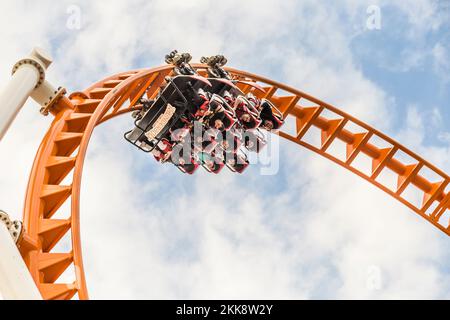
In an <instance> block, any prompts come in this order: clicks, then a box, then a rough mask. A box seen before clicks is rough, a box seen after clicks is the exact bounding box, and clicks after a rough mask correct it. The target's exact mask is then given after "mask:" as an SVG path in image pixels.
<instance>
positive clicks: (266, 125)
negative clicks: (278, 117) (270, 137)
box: [263, 120, 274, 131]
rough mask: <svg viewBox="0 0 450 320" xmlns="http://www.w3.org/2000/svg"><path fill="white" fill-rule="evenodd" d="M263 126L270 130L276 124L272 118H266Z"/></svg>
mask: <svg viewBox="0 0 450 320" xmlns="http://www.w3.org/2000/svg"><path fill="white" fill-rule="evenodd" d="M263 127H264V129H266V130H268V131H270V130H272V129H273V127H274V126H273V122H272V121H271V120H264V122H263Z"/></svg>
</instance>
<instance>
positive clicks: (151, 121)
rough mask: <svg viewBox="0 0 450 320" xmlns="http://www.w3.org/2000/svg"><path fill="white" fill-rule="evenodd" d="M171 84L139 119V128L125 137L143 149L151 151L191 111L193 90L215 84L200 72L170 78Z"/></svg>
mask: <svg viewBox="0 0 450 320" xmlns="http://www.w3.org/2000/svg"><path fill="white" fill-rule="evenodd" d="M167 82H168V84H167V86H166V87H165V88H164V89H163V91H162V93H161V94H160V95H159V97H158V98H157V99H156V100H155V101H154V102H153V104H152V105H151V107H150V108H149V110H148V111H147V112H146V113H145V115H144V116H143V117H142V118H141V119H138V120H136V121H135V128H134V129H133V130H131V131H129V132H127V133H125V139H126V140H127V141H129V142H130V143H132V144H133V145H135V146H136V147H138V148H139V149H141V150H143V151H144V152H151V151H153V150H154V149H155V147H156V145H157V144H158V143H159V142H160V141H161V140H162V139H163V138H165V137H168V136H169V135H170V133H169V130H170V129H171V128H172V127H173V126H174V125H175V124H177V123H178V122H179V121H180V118H181V117H182V116H183V115H185V114H189V113H191V110H192V96H191V95H192V93H193V92H196V91H197V90H198V89H200V88H202V89H206V88H207V87H210V86H211V84H210V82H209V81H208V80H206V79H205V78H202V77H200V76H195V75H194V76H186V75H181V76H176V77H174V78H168V79H167Z"/></svg>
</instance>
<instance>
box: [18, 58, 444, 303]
mask: <svg viewBox="0 0 450 320" xmlns="http://www.w3.org/2000/svg"><path fill="white" fill-rule="evenodd" d="M194 67H195V68H197V70H198V71H199V72H200V73H201V74H205V71H206V67H205V66H204V65H194ZM228 71H229V72H230V73H231V74H232V75H233V77H234V78H236V79H240V80H245V81H250V82H256V83H257V84H258V85H260V86H261V87H262V88H264V91H265V92H264V93H263V92H262V91H258V90H256V89H255V88H254V87H253V86H249V85H246V84H241V85H240V87H241V89H242V90H243V91H244V92H245V93H247V92H250V91H251V92H253V93H254V94H255V95H256V96H258V97H259V98H267V99H270V100H271V101H272V102H273V103H274V104H275V105H276V106H277V107H278V108H279V109H280V110H281V111H282V112H283V113H284V115H285V117H286V118H292V119H293V120H294V121H295V124H296V128H295V129H294V130H293V131H294V133H287V132H285V131H281V132H279V133H278V134H279V135H280V136H281V137H283V138H286V139H288V140H290V141H292V142H294V143H296V144H299V145H301V146H304V147H306V148H308V149H309V150H312V151H314V152H316V153H318V154H320V155H322V156H324V157H326V158H327V159H329V160H332V161H333V162H335V163H337V164H339V165H341V166H342V167H344V168H346V169H348V170H350V171H351V172H353V173H355V174H357V175H358V176H360V177H362V178H364V179H365V180H367V181H369V182H370V183H372V184H374V185H375V186H377V187H378V188H380V189H381V190H383V191H385V192H386V193H388V194H389V195H391V196H392V197H394V198H395V199H397V200H398V201H400V202H402V203H403V204H405V205H406V206H408V207H409V208H410V209H411V210H413V211H414V212H416V213H417V214H419V215H420V216H421V217H423V218H424V219H425V220H427V221H428V222H430V223H432V224H433V225H434V226H436V227H437V228H439V229H440V230H441V231H443V232H444V233H446V234H447V235H450V226H449V223H450V222H449V221H448V220H447V219H448V217H447V214H448V212H447V210H448V209H449V207H450V193H449V192H448V191H447V190H446V188H447V186H448V184H449V182H450V180H449V176H448V175H447V174H445V173H444V172H442V171H441V170H439V169H438V168H436V167H435V166H433V165H432V164H430V163H428V162H427V161H425V160H424V159H422V158H420V157H419V156H418V155H416V154H415V153H413V152H411V151H409V150H407V149H406V148H405V147H403V146H401V145H400V144H399V143H397V142H395V141H394V140H392V139H391V138H389V137H387V136H386V135H384V134H382V133H381V132H379V131H377V130H375V129H373V128H371V127H369V126H368V125H366V124H364V123H363V122H361V121H359V120H358V119H355V118H354V117H352V116H350V115H348V114H346V113H344V112H342V111H340V110H339V109H337V108H335V107H333V106H331V105H329V104H326V103H324V102H322V101H320V100H318V99H316V98H314V97H311V96H309V95H307V94H305V93H303V92H301V91H298V90H296V89H294V88H291V87H288V86H286V85H283V84H279V83H276V82H274V81H272V80H269V79H266V78H263V77H260V76H256V75H253V74H250V73H247V72H243V71H239V70H235V69H231V68H228ZM171 74H172V68H171V67H170V66H163V67H158V68H154V69H145V70H136V71H130V72H126V73H122V74H118V75H115V76H112V77H110V78H107V79H105V80H102V81H100V82H97V83H96V84H94V85H92V86H91V87H89V88H88V89H87V90H85V91H83V92H76V93H73V94H72V95H71V96H69V97H68V98H66V97H64V98H63V99H62V100H60V102H59V104H58V105H57V107H56V108H55V109H54V111H53V115H54V116H55V119H54V121H53V122H52V124H51V126H50V129H49V130H48V132H47V134H46V135H45V137H44V139H43V141H42V143H41V145H40V147H39V150H38V152H37V155H36V159H35V161H34V164H33V168H32V171H31V174H30V180H29V183H28V188H27V193H26V200H25V207H24V225H25V229H26V233H25V235H24V237H23V240H22V242H21V243H20V249H21V253H22V256H23V258H24V260H25V262H26V264H27V266H28V268H29V270H30V272H31V275H32V276H33V278H34V280H35V282H36V283H37V286H38V288H39V290H40V291H41V293H42V295H43V297H44V299H72V298H74V297H76V296H77V297H78V298H79V299H88V292H87V287H86V280H85V274H84V268H83V258H82V248H81V239H80V188H81V178H82V172H83V164H84V160H85V157H86V151H87V147H88V144H89V140H90V138H91V135H92V132H93V130H94V128H95V127H96V126H97V125H99V124H101V123H103V122H105V121H107V120H109V119H112V118H114V117H116V116H118V115H121V114H124V113H127V112H130V111H133V110H136V109H138V108H139V106H136V103H137V101H138V100H139V98H140V97H141V96H142V95H143V94H145V93H146V94H147V96H148V97H150V98H153V97H154V96H155V95H156V94H157V92H158V90H159V88H160V86H161V85H162V84H163V82H164V78H165V77H166V76H168V75H171ZM147 89H148V90H147ZM277 93H278V94H277ZM327 114H332V116H326V115H327ZM352 126H353V127H355V126H356V127H357V128H358V129H357V130H356V131H355V130H351V129H350V128H351V127H352ZM286 127H287V125H286ZM313 129H315V130H313ZM317 129H318V130H317ZM314 132H316V133H317V135H318V136H319V137H318V138H319V140H320V143H319V145H318V146H317V145H313V144H312V143H309V142H307V141H306V140H305V137H306V136H307V135H309V134H311V133H314ZM374 139H375V140H378V141H380V140H381V141H383V143H384V145H385V146H384V147H379V146H377V144H376V143H375V142H374V141H375V140H374ZM337 141H340V142H341V143H343V146H344V147H345V156H344V157H343V158H342V157H341V158H339V157H337V156H335V155H333V154H332V153H330V152H329V150H330V149H331V147H332V145H333V144H334V143H336V142H337ZM386 145H387V147H386ZM399 153H403V154H406V155H408V156H409V158H410V159H412V161H410V163H404V162H402V161H400V159H399V158H398V157H397V155H398V154H399ZM361 155H365V156H366V157H368V158H369V159H371V162H372V168H371V170H370V172H369V173H367V172H363V171H364V170H360V169H358V168H357V167H356V166H353V165H352V164H354V162H355V159H357V158H358V157H359V156H361ZM385 170H390V171H391V172H393V173H394V174H396V175H397V176H398V179H397V180H398V182H397V185H396V187H395V188H393V189H392V188H389V186H387V185H385V184H383V183H382V182H380V180H379V179H378V178H379V176H380V175H381V174H382V172H384V171H385ZM422 170H428V171H432V172H434V176H435V177H437V178H435V181H431V180H430V179H427V178H425V176H424V175H423V174H422V172H423V171H422ZM63 180H64V184H62V183H63ZM411 186H414V187H416V188H417V189H418V190H419V191H420V192H421V193H423V200H422V201H421V203H420V204H419V205H417V204H412V203H410V202H409V201H407V200H406V199H405V198H404V197H402V195H403V194H404V192H405V190H406V189H407V188H409V187H411ZM64 204H67V208H69V210H68V211H69V212H68V213H66V216H63V214H62V213H61V212H60V211H67V210H63V208H64V207H63V205H64ZM69 205H70V206H69ZM69 231H70V232H69ZM67 235H68V236H70V237H71V248H70V249H67V248H66V251H65V252H58V251H63V250H64V249H59V250H58V251H56V249H54V248H55V246H56V245H57V244H58V243H61V241H62V240H63V237H65V236H67ZM55 251H56V252H55ZM69 267H70V269H69ZM67 270H73V277H74V279H75V280H74V282H73V283H69V284H67V283H59V282H58V278H59V277H60V276H61V275H62V274H63V273H65V272H66V271H67Z"/></svg>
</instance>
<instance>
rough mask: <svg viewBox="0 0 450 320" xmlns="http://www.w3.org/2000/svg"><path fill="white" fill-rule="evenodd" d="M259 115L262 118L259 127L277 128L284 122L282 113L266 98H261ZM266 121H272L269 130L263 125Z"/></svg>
mask: <svg viewBox="0 0 450 320" xmlns="http://www.w3.org/2000/svg"><path fill="white" fill-rule="evenodd" d="M259 117H260V119H261V120H262V123H261V126H260V127H261V128H263V129H266V130H268V131H271V130H278V129H280V128H281V126H283V124H284V117H283V113H282V112H281V111H280V110H278V108H277V107H275V105H274V104H273V103H272V102H270V101H269V100H267V99H262V100H261V104H260V112H259ZM266 121H270V122H271V123H272V125H273V126H272V129H270V130H269V128H267V127H266V126H265V124H266Z"/></svg>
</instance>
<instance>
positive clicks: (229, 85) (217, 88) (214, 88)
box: [208, 78, 244, 97]
mask: <svg viewBox="0 0 450 320" xmlns="http://www.w3.org/2000/svg"><path fill="white" fill-rule="evenodd" d="M208 81H209V82H210V83H211V87H210V92H211V93H215V94H217V95H219V96H221V97H223V95H224V93H225V91H228V92H229V93H231V94H232V95H234V96H235V97H237V96H241V95H244V93H243V92H242V91H241V89H239V88H238V87H237V86H236V85H235V84H234V83H233V81H230V80H228V79H221V78H208Z"/></svg>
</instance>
